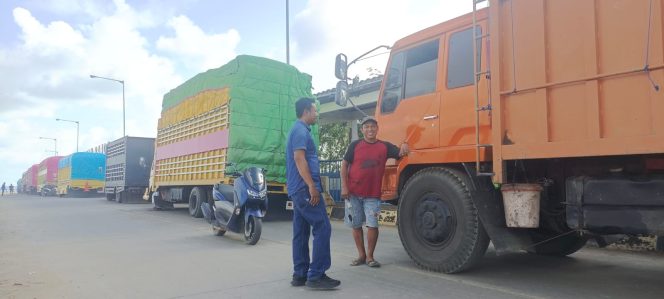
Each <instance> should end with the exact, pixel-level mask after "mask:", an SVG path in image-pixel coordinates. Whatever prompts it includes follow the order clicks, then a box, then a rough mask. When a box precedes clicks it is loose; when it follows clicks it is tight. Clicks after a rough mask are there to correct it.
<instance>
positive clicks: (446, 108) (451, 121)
mask: <svg viewBox="0 0 664 299" xmlns="http://www.w3.org/2000/svg"><path fill="white" fill-rule="evenodd" d="M481 30H482V29H481V28H478V34H481ZM448 36H449V38H448V41H447V47H446V48H447V51H446V55H445V57H447V59H446V63H445V65H444V68H443V73H444V74H445V82H444V87H443V88H442V89H441V93H442V99H443V100H442V101H441V104H440V126H441V130H440V146H441V147H449V146H461V145H471V144H475V86H474V85H473V84H474V80H473V76H474V75H475V74H474V73H475V71H473V64H474V62H473V29H472V27H468V28H465V29H460V30H458V31H456V32H451V33H450V34H448ZM478 49H479V51H478V56H479V57H482V54H484V53H483V52H484V51H482V43H481V41H478ZM478 61H479V62H481V63H484V62H483V61H482V60H480V59H478ZM480 69H484V68H482V67H480V66H479V65H478V68H477V71H478V72H479V70H480ZM480 78H481V79H480V81H479V84H480V87H479V89H480V90H481V91H480V94H481V96H480V105H481V106H484V105H487V101H488V94H487V91H488V89H487V85H486V84H487V80H486V79H485V77H484V76H481V77H480ZM487 115H488V114H484V115H482V116H483V118H482V119H481V125H480V130H481V135H480V136H482V137H483V138H482V140H483V142H482V143H489V136H490V134H489V132H490V124H489V119H488V117H487Z"/></svg>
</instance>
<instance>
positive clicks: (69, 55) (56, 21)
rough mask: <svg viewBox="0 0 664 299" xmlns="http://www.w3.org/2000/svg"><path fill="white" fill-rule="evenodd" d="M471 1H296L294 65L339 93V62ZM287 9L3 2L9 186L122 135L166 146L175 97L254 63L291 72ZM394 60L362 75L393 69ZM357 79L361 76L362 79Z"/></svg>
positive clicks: (121, 1) (2, 156)
mask: <svg viewBox="0 0 664 299" xmlns="http://www.w3.org/2000/svg"><path fill="white" fill-rule="evenodd" d="M470 8H471V0H380V1H379V0H364V1H361V0H337V1H333V0H290V22H289V27H290V47H291V64H293V65H294V66H296V67H297V68H298V69H300V70H301V71H303V72H306V73H308V74H310V75H312V76H313V86H314V90H313V92H314V93H316V92H319V91H323V90H326V89H329V88H332V87H334V84H335V83H336V79H335V78H334V74H333V69H334V57H335V55H336V54H337V53H339V52H344V53H346V54H348V56H349V58H352V57H355V56H357V55H359V54H361V53H363V52H365V51H367V50H369V49H371V48H373V47H375V46H377V45H381V44H387V45H391V44H392V43H394V41H396V40H397V39H399V38H401V37H403V36H405V35H408V34H410V33H413V32H416V31H418V30H421V29H424V28H426V27H428V26H432V25H435V24H437V23H440V22H443V21H445V20H447V19H450V18H453V17H456V16H459V15H461V14H464V13H466V12H469V11H470ZM285 28H286V20H285V0H246V1H226V0H217V1H213V0H179V1H176V0H165V1H158V0H142V1H138V0H112V1H111V0H58V1H41V0H24V1H16V0H3V1H0V33H1V34H0V78H2V80H0V182H2V181H5V182H7V184H9V183H10V182H11V183H14V184H15V183H16V180H17V179H18V178H20V176H21V174H22V173H23V171H25V170H26V169H27V168H28V167H29V166H30V165H32V164H37V163H39V162H40V161H42V160H43V159H44V158H46V157H48V156H51V155H52V153H50V152H47V151H50V150H53V146H54V142H53V141H52V140H42V139H39V137H40V136H41V137H49V138H56V139H57V150H58V154H59V155H68V154H71V153H72V152H74V151H75V150H76V126H75V125H74V124H72V123H67V122H56V121H55V119H56V118H63V119H70V120H78V121H80V138H79V144H80V146H79V149H80V150H81V151H84V150H86V149H89V148H91V147H93V146H96V145H99V144H102V143H105V142H108V141H112V140H115V139H117V138H119V137H121V136H122V87H121V85H120V84H119V83H116V82H112V81H106V80H101V79H90V78H89V75H90V74H95V75H98V76H104V77H111V78H115V79H119V80H124V81H125V93H126V95H125V96H126V105H127V107H126V132H127V135H130V136H144V137H154V136H156V125H157V119H158V118H159V113H160V110H161V100H162V96H163V94H164V93H166V92H168V91H169V90H170V89H172V88H175V87H176V86H177V85H179V84H181V83H182V82H184V81H185V80H187V79H189V78H191V77H192V76H193V75H195V74H197V73H199V72H203V71H206V70H207V69H210V68H216V67H219V66H221V65H223V64H224V63H226V62H228V61H229V60H231V59H233V58H234V57H235V56H237V55H240V54H249V55H256V56H263V57H268V58H272V59H275V60H279V61H283V62H285V61H286V50H285V45H286V38H285ZM386 59H387V55H383V56H379V57H377V58H375V59H369V60H366V61H364V62H363V63H362V64H361V65H359V66H358V67H356V68H355V70H356V72H357V75H359V76H360V77H363V76H366V71H365V70H366V68H368V67H372V68H375V69H378V70H380V71H381V72H382V71H383V70H384V68H385V60H386ZM351 75H355V74H353V73H351Z"/></svg>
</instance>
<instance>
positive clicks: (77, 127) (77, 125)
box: [55, 118, 79, 152]
mask: <svg viewBox="0 0 664 299" xmlns="http://www.w3.org/2000/svg"><path fill="white" fill-rule="evenodd" d="M55 120H56V121H67V122H70V123H75V124H76V152H78V133H79V123H78V121H77V120H68V119H62V118H56V119H55Z"/></svg>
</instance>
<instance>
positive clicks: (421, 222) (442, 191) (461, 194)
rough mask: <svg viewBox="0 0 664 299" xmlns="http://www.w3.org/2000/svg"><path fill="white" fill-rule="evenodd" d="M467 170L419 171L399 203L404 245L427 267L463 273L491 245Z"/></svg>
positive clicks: (446, 271)
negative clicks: (466, 173) (468, 185)
mask: <svg viewBox="0 0 664 299" xmlns="http://www.w3.org/2000/svg"><path fill="white" fill-rule="evenodd" d="M463 176H464V174H462V173H460V172H457V171H454V170H452V169H448V168H440V167H437V168H427V169H424V170H420V171H419V172H417V173H416V174H415V175H413V176H412V177H411V178H410V179H409V180H408V182H407V183H406V186H405V188H404V191H403V193H402V196H401V199H400V201H399V207H398V215H399V217H398V219H397V228H398V231H399V237H400V239H401V243H402V244H403V247H404V249H406V252H408V255H409V256H410V258H411V259H413V261H415V263H416V264H418V265H419V266H420V267H422V268H425V269H427V270H432V271H438V272H444V273H457V272H461V271H464V270H467V269H469V268H470V267H472V266H473V265H474V264H475V263H477V262H478V261H479V260H480V259H481V258H482V257H483V256H484V253H485V252H486V249H487V247H488V246H489V236H488V235H487V233H486V232H485V231H484V227H483V226H482V223H481V222H480V218H479V215H478V213H477V209H476V208H475V205H474V204H473V201H472V198H471V196H470V191H469V190H468V187H467V185H466V184H465V183H464V179H463Z"/></svg>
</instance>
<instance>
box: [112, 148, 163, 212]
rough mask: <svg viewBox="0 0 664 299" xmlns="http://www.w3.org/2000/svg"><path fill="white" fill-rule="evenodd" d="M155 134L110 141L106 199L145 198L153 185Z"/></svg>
mask: <svg viewBox="0 0 664 299" xmlns="http://www.w3.org/2000/svg"><path fill="white" fill-rule="evenodd" d="M154 141H155V139H154V138H143V137H130V136H125V137H122V138H120V139H118V140H115V141H112V142H109V143H108V144H107V145H106V181H105V184H106V186H105V187H104V193H105V194H106V199H108V200H115V201H117V202H120V203H121V202H128V201H142V197H143V193H144V192H145V188H147V187H148V185H149V180H150V169H151V167H152V160H153V158H154Z"/></svg>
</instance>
